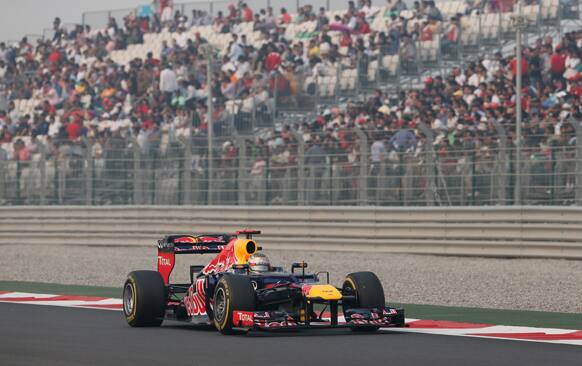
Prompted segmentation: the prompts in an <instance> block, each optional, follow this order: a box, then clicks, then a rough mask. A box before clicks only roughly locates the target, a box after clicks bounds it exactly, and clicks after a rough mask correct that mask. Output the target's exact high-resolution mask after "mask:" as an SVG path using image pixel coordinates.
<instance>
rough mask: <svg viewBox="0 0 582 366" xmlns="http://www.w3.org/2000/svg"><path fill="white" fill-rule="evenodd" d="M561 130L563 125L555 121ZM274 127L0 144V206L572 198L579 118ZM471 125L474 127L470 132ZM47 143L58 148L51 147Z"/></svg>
mask: <svg viewBox="0 0 582 366" xmlns="http://www.w3.org/2000/svg"><path fill="white" fill-rule="evenodd" d="M566 127H568V128H566ZM496 128H497V134H491V133H488V134H485V135H479V134H478V133H477V134H475V133H472V132H463V133H458V134H457V133H452V134H449V135H447V136H444V135H439V136H437V138H435V136H434V134H435V131H433V130H430V129H428V127H426V126H424V125H423V124H420V126H419V130H418V131H417V132H416V133H415V132H413V130H407V129H401V130H395V131H392V132H391V133H389V134H383V133H382V131H364V130H361V129H359V128H348V127H346V128H342V129H339V130H337V131H324V132H314V131H309V130H295V129H293V128H292V126H284V127H283V128H282V129H281V130H280V131H277V132H275V131H273V130H272V129H265V130H263V132H262V133H259V134H257V135H256V136H255V137H252V138H249V137H244V136H240V135H238V136H236V137H235V138H229V139H226V138H224V137H222V138H220V139H219V138H216V139H215V140H214V146H215V147H214V148H213V150H212V155H211V156H212V158H211V159H209V154H208V139H207V137H205V136H197V137H193V138H187V137H186V136H188V132H187V131H181V133H176V132H175V131H174V132H173V133H170V134H163V133H159V131H158V133H156V132H154V133H150V134H140V135H138V136H137V137H136V138H134V137H131V138H123V137H121V135H117V136H112V137H110V138H108V139H107V140H105V142H103V140H98V139H84V140H83V143H82V144H72V143H63V144H61V145H51V144H49V143H42V142H40V141H39V140H37V141H34V142H29V145H31V146H36V153H35V154H34V155H33V156H32V159H31V160H27V161H19V160H18V157H19V154H18V153H17V151H18V147H17V146H15V147H13V149H14V150H12V151H6V150H3V149H1V148H0V203H2V204H3V205H35V204H41V205H112V204H133V205H144V204H148V205H192V204H195V205H241V206H244V205H299V206H302V205H318V206H338V205H360V206H366V205H378V206H478V205H513V204H530V205H574V204H580V203H582V184H580V183H579V182H580V181H582V174H581V173H582V151H581V144H577V143H576V141H580V138H581V137H580V133H581V132H582V129H581V128H580V124H579V123H577V122H572V123H570V124H567V125H565V126H564V128H563V129H562V133H561V135H559V136H556V135H549V134H548V135H540V136H538V135H532V136H529V135H526V136H524V139H523V146H522V149H521V154H520V155H519V156H518V154H517V148H516V146H515V145H514V143H513V142H512V141H511V140H508V138H507V137H506V136H507V133H506V132H505V130H504V127H503V126H502V125H501V124H497V127H496ZM477 132H478V131H477ZM57 146H58V147H57Z"/></svg>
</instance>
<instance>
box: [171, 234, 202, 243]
mask: <svg viewBox="0 0 582 366" xmlns="http://www.w3.org/2000/svg"><path fill="white" fill-rule="evenodd" d="M184 243H198V239H196V238H195V237H193V236H182V237H180V238H176V239H174V244H184Z"/></svg>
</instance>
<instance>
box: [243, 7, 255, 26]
mask: <svg viewBox="0 0 582 366" xmlns="http://www.w3.org/2000/svg"><path fill="white" fill-rule="evenodd" d="M242 16H243V21H245V22H247V23H248V22H252V21H253V11H252V10H251V8H249V6H248V5H247V4H242Z"/></svg>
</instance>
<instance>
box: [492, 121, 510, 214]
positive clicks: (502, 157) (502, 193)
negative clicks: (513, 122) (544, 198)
mask: <svg viewBox="0 0 582 366" xmlns="http://www.w3.org/2000/svg"><path fill="white" fill-rule="evenodd" d="M492 122H493V126H495V130H496V132H497V136H498V137H499V153H498V154H499V156H498V159H497V164H498V166H499V168H500V170H499V171H498V172H497V181H498V184H499V187H498V189H497V195H498V203H499V204H501V205H505V204H507V192H508V188H509V187H508V180H507V175H508V171H509V163H508V161H507V133H506V132H505V128H504V127H503V125H502V124H501V123H500V122H499V121H497V120H495V119H493V120H492Z"/></svg>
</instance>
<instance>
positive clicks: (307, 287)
mask: <svg viewBox="0 0 582 366" xmlns="http://www.w3.org/2000/svg"><path fill="white" fill-rule="evenodd" d="M312 287H313V286H312V285H303V286H301V293H302V294H303V296H305V297H307V296H309V291H310V290H311V288H312Z"/></svg>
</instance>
